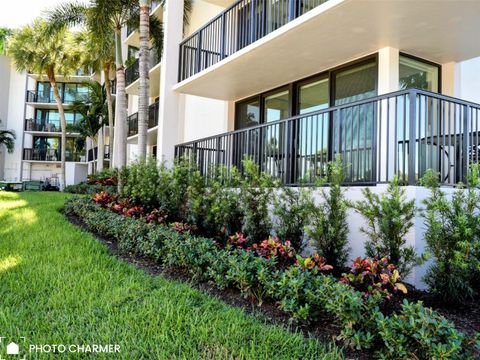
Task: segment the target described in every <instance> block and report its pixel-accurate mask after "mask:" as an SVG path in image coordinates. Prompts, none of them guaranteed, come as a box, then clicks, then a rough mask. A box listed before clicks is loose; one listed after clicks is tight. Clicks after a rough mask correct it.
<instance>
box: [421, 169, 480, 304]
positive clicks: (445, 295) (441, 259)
mask: <svg viewBox="0 0 480 360" xmlns="http://www.w3.org/2000/svg"><path fill="white" fill-rule="evenodd" d="M478 175H479V166H478V165H473V166H472V167H471V169H470V171H469V176H468V184H467V188H466V189H464V188H462V185H460V186H459V189H458V190H456V191H455V192H454V193H453V194H452V195H451V196H447V195H446V194H445V192H444V191H443V190H442V189H440V186H439V183H438V178H439V176H438V174H437V173H435V172H434V171H433V170H428V171H427V172H426V174H425V176H424V177H423V179H422V184H423V185H425V186H426V187H428V188H429V190H430V196H429V197H428V198H427V199H425V201H424V205H425V208H424V209H423V211H422V216H423V218H424V222H425V226H426V230H425V241H426V243H427V251H428V252H429V254H432V255H433V257H434V263H433V264H432V265H431V266H430V268H429V269H428V271H427V274H426V275H425V282H426V283H427V284H428V285H429V287H430V290H431V291H432V293H434V294H435V295H436V296H437V297H438V298H440V299H441V300H443V301H444V302H446V303H453V304H458V303H462V302H465V301H467V300H471V299H472V298H473V297H474V296H475V294H476V292H477V291H478V287H479V285H478V279H479V278H480V277H479V274H480V215H479V210H480V194H479V193H478V189H479V176H478Z"/></svg>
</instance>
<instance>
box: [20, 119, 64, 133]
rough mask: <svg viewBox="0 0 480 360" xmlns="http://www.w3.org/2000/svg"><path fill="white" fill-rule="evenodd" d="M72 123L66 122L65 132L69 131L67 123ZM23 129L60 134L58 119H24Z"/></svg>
mask: <svg viewBox="0 0 480 360" xmlns="http://www.w3.org/2000/svg"><path fill="white" fill-rule="evenodd" d="M70 124H72V123H67V133H70V134H73V133H72V132H69V131H68V130H69V129H68V125H70ZM24 129H25V131H27V132H42V133H49V134H60V133H61V132H62V128H61V126H60V121H49V120H39V119H26V120H25V128H24Z"/></svg>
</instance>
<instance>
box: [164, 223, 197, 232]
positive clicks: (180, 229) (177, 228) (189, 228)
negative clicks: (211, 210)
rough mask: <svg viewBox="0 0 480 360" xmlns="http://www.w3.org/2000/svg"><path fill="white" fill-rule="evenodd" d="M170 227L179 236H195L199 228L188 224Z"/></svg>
mask: <svg viewBox="0 0 480 360" xmlns="http://www.w3.org/2000/svg"><path fill="white" fill-rule="evenodd" d="M170 227H171V228H172V229H173V230H175V231H176V232H178V233H179V234H185V233H187V234H193V233H195V231H197V227H196V226H195V225H191V224H187V223H184V222H174V223H171V224H170Z"/></svg>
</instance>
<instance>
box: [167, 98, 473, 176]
mask: <svg viewBox="0 0 480 360" xmlns="http://www.w3.org/2000/svg"><path fill="white" fill-rule="evenodd" d="M479 115H480V105H478V104H474V103H470V102H466V101H462V100H459V99H455V98H452V97H447V96H443V95H439V94H436V93H431V92H427V91H423V90H417V89H411V90H402V91H398V92H395V93H391V94H386V95H382V96H377V97H374V98H370V99H366V100H362V101H357V102H353V103H350V104H345V105H341V106H335V107H331V108H328V109H325V110H321V111H317V112H312V113H309V114H304V115H299V116H295V117H292V118H289V119H285V120H280V121H277V122H272V123H267V124H262V125H258V126H254V127H251V128H247V129H242V130H237V131H233V132H229V133H225V134H221V135H217V136H212V137H208V138H205V139H200V140H196V141H191V142H188V143H184V144H180V145H177V146H176V147H175V155H176V156H177V157H180V156H186V157H189V158H190V159H193V160H194V161H196V163H197V164H198V167H199V169H200V171H201V172H202V174H204V175H205V176H207V177H208V176H209V175H211V169H212V166H213V165H223V166H225V168H226V169H227V171H228V170H229V169H231V168H232V166H236V167H238V168H239V169H240V170H241V168H242V159H243V158H244V157H249V158H251V159H253V160H254V161H255V162H256V163H257V164H258V165H259V167H260V169H261V170H262V171H264V172H266V173H268V174H270V175H272V176H274V177H276V178H279V179H281V180H282V182H283V183H284V184H286V185H297V184H300V183H306V184H313V183H314V182H315V179H316V178H317V177H319V176H323V175H325V170H326V165H327V162H328V161H331V160H332V159H334V158H335V157H336V156H337V155H341V157H342V159H343V162H344V164H345V167H346V179H347V181H346V183H354V184H373V183H382V182H388V181H390V180H392V179H393V178H394V176H398V177H399V178H400V180H401V181H402V182H403V183H404V184H410V185H414V184H416V183H417V182H418V180H419V178H420V177H421V176H423V174H424V173H425V171H426V170H427V169H433V170H435V171H438V172H439V174H440V180H441V182H442V183H443V184H449V185H454V184H456V183H458V182H459V181H465V178H466V174H467V171H468V168H469V166H470V164H471V163H476V162H479V161H480V155H479V150H480V148H479V146H480V136H479V135H480V118H479Z"/></svg>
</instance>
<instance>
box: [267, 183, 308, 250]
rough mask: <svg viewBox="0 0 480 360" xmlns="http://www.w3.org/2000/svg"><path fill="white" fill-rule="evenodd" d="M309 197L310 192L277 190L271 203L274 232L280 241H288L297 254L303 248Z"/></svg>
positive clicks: (288, 189) (302, 189)
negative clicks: (274, 218) (273, 216)
mask: <svg viewBox="0 0 480 360" xmlns="http://www.w3.org/2000/svg"><path fill="white" fill-rule="evenodd" d="M311 196H312V192H311V190H307V189H305V188H298V189H292V188H289V187H284V188H282V189H279V190H278V193H277V195H276V196H275V198H274V201H273V215H275V217H276V221H275V224H274V229H275V232H276V233H277V236H278V237H279V238H280V239H281V240H282V241H285V240H290V242H291V244H292V246H293V247H294V248H295V250H296V251H297V253H301V252H302V250H303V248H304V246H305V243H304V235H305V226H306V224H307V218H306V217H307V215H308V208H309V207H308V204H309V203H310V199H311Z"/></svg>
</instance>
